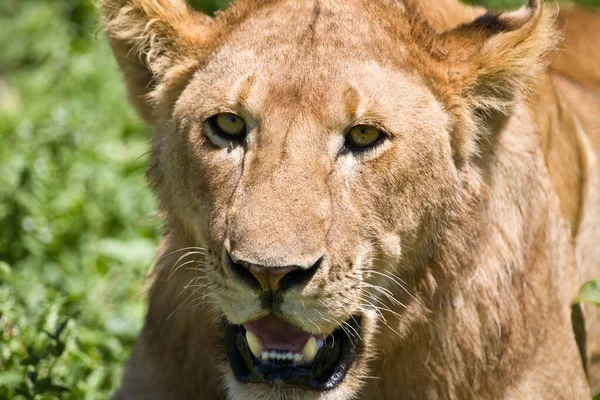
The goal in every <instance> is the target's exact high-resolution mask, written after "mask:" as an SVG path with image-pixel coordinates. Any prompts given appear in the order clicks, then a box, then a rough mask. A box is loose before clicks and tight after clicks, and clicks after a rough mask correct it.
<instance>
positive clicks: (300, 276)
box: [279, 257, 323, 290]
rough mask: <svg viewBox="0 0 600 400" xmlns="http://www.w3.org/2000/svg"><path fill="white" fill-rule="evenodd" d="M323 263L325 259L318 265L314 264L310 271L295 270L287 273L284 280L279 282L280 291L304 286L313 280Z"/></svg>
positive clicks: (318, 262)
mask: <svg viewBox="0 0 600 400" xmlns="http://www.w3.org/2000/svg"><path fill="white" fill-rule="evenodd" d="M322 262H323V257H321V258H319V260H317V262H316V263H314V264H313V265H312V266H311V267H310V268H308V269H300V268H298V269H294V270H293V271H291V272H289V273H287V274H286V275H285V276H284V277H283V278H281V279H280V280H279V289H280V290H287V289H290V288H293V287H294V286H304V285H306V284H307V283H308V281H310V280H311V279H312V277H313V276H314V275H315V273H316V272H317V270H318V269H319V267H320V265H321V263H322Z"/></svg>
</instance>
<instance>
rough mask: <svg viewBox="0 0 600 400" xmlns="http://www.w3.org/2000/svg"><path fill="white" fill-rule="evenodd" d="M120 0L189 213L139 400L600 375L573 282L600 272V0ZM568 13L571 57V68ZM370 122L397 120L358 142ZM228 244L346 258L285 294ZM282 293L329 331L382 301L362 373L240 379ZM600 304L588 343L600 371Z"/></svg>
mask: <svg viewBox="0 0 600 400" xmlns="http://www.w3.org/2000/svg"><path fill="white" fill-rule="evenodd" d="M101 4H102V14H103V19H104V26H105V30H106V32H107V35H108V38H109V40H110V42H111V45H112V46H113V49H114V51H115V55H116V58H117V60H118V62H119V65H120V66H121V68H122V71H123V73H124V76H125V80H126V82H127V85H128V88H129V94H130V97H131V99H132V101H133V103H134V105H135V106H136V108H137V109H138V111H139V112H140V114H141V115H142V116H143V117H144V118H145V120H146V121H148V123H149V124H150V125H151V126H152V127H153V130H154V137H153V147H152V166H151V168H150V170H149V173H148V174H149V177H150V179H151V181H152V183H153V185H154V187H155V189H156V191H157V193H158V195H159V198H160V201H161V208H162V211H163V212H164V220H165V235H164V238H163V242H162V245H161V248H160V250H159V257H160V258H159V263H158V266H157V269H156V272H155V277H154V284H153V287H152V290H151V293H150V303H149V308H148V314H147V318H146V323H145V326H144V329H143V331H142V333H141V334H140V337H139V340H138V342H137V344H136V347H135V349H134V352H133V354H132V356H131V359H130V361H129V364H128V366H127V369H126V373H125V376H124V379H123V385H122V388H121V389H120V390H119V392H118V393H117V394H116V397H115V398H116V399H225V398H230V399H289V400H301V399H302V400H304V399H322V400H326V399H331V400H334V399H336V400H337V399H340V400H344V399H353V398H360V399H419V400H422V399H432V400H433V399H460V400H462V399H486V400H487V399H491V400H493V399H514V400H523V399H536V400H538V399H552V400H554V399H565V400H567V399H568V400H572V399H586V400H588V399H589V398H590V397H591V392H590V384H589V383H588V380H587V379H586V376H585V372H584V367H583V363H582V359H581V357H580V354H579V352H578V348H577V344H576V340H575V338H574V334H573V328H572V326H571V306H570V305H571V302H572V300H573V299H574V298H575V296H576V293H577V289H578V287H579V285H580V284H581V283H582V281H583V280H584V279H591V278H594V277H596V278H597V277H598V276H599V275H600V246H598V243H599V242H600V166H599V164H598V162H599V161H598V159H597V158H598V156H599V155H600V117H599V114H598V110H599V109H600V91H599V88H600V86H599V84H598V82H599V80H600V72H599V71H598V65H600V62H598V60H597V59H596V60H594V57H596V58H597V57H598V54H600V52H598V51H596V52H595V53H590V52H592V51H593V50H594V49H596V48H597V43H598V41H597V40H595V41H594V39H593V38H596V39H597V38H598V35H600V31H598V30H597V28H592V27H597V26H600V25H599V24H598V22H595V21H598V16H597V15H594V14H593V12H592V11H587V12H582V11H579V10H578V9H570V10H568V11H567V12H566V13H562V12H561V13H560V14H558V21H559V22H558V24H556V23H555V18H556V15H557V13H556V8H555V7H552V6H547V5H542V4H541V2H540V1H534V0H532V1H530V2H529V3H528V5H527V6H525V7H523V8H522V9H521V10H519V11H515V12H513V13H505V14H502V15H494V14H486V11H485V10H483V9H481V8H477V7H469V6H465V5H462V4H460V3H458V2H457V1H455V0H435V1H434V0H420V1H419V0H405V1H398V0H396V1H391V0H345V1H342V0H338V1H334V0H311V1H293V0H262V1H261V0H238V1H237V2H236V3H234V4H233V5H232V6H230V8H229V9H228V10H226V11H225V12H221V13H219V14H218V15H217V16H216V17H215V18H214V19H211V18H208V17H206V16H204V15H201V14H199V13H197V12H195V11H193V10H191V9H190V8H189V7H187V6H186V5H185V4H184V3H182V1H181V0H103V1H102V3H101ZM569 19H574V20H576V21H581V23H578V24H574V25H570V23H569ZM590 21H591V22H590ZM557 27H558V28H557ZM561 30H562V31H563V32H564V42H563V45H561V46H564V47H565V50H564V52H563V54H566V56H564V57H568V58H569V59H565V58H564V57H558V59H557V61H555V63H554V64H552V65H551V66H550V67H549V66H548V63H549V62H550V60H552V59H553V58H556V54H557V53H558V50H557V45H558V43H559V41H560V36H561V35H560V33H559V31H561ZM590 42H594V43H596V44H595V45H594V44H590ZM594 46H596V47H594ZM570 60H577V61H576V62H573V61H570ZM220 112H235V113H237V114H238V115H240V116H241V117H243V118H244V119H245V120H246V122H247V124H248V127H249V133H248V136H247V139H246V143H245V144H244V145H239V144H231V145H229V146H225V147H219V146H217V145H215V144H213V143H211V141H210V140H209V138H208V137H207V136H206V132H205V131H204V124H203V121H204V120H205V119H206V118H208V117H210V116H212V115H215V114H216V113H220ZM357 123H367V124H374V125H376V126H378V127H380V128H381V129H383V130H385V131H386V132H388V134H389V139H387V140H385V141H384V142H382V144H381V145H380V146H378V147H376V148H374V149H372V150H370V151H368V152H365V153H362V154H353V153H351V152H340V148H341V146H342V144H343V141H344V134H345V132H346V130H347V129H348V128H349V127H351V126H353V125H355V124H357ZM225 249H227V251H229V252H230V253H231V254H232V256H234V257H235V258H237V259H242V260H245V261H247V262H250V263H254V264H260V265H263V266H266V267H274V266H282V265H311V264H312V263H314V262H315V261H316V260H317V259H318V258H319V257H323V261H322V263H321V265H320V267H319V270H318V271H317V272H316V274H315V275H314V277H313V278H312V279H311V281H310V282H309V283H308V284H307V285H306V286H305V287H304V288H302V290H298V289H290V290H288V291H286V292H285V293H284V295H283V296H282V301H281V302H279V303H277V304H275V305H273V306H272V309H265V308H264V304H262V303H261V301H260V299H259V298H258V297H257V295H256V293H255V292H253V291H250V290H249V289H248V288H246V287H245V286H244V285H243V284H241V283H240V282H239V281H237V280H236V279H235V278H234V277H232V274H231V271H229V270H228V269H227V268H226V266H224V265H223V263H222V262H221V259H222V255H223V253H224V251H225ZM268 312H274V313H276V314H277V315H279V316H280V317H281V318H284V319H286V320H288V321H289V322H291V323H294V324H296V325H298V326H299V327H302V328H303V329H304V330H306V331H311V332H314V333H325V334H328V333H330V332H332V331H333V330H335V329H337V328H338V327H339V326H340V324H341V323H342V321H345V320H347V319H348V318H350V317H351V316H352V315H356V314H362V315H363V327H362V332H361V336H362V346H363V348H362V349H361V352H360V354H359V357H358V359H357V360H356V362H355V364H354V365H353V366H352V368H351V369H350V371H349V373H348V375H347V377H346V378H345V380H344V381H343V382H342V384H341V385H340V386H339V387H337V388H336V389H334V390H331V391H329V392H324V393H319V392H313V391H307V390H303V389H299V388H288V387H278V386H275V385H273V386H268V385H256V384H241V383H238V382H237V381H236V380H235V379H234V377H233V376H232V373H231V371H230V367H229V365H228V362H227V358H226V353H225V349H224V344H223V329H224V319H223V317H226V318H227V320H228V321H230V322H231V323H234V324H243V323H245V322H248V321H250V320H254V319H257V318H259V317H260V316H262V315H265V314H266V313H268ZM594 312H595V310H592V309H585V310H584V316H585V324H586V326H585V327H586V328H587V332H586V333H587V341H585V343H580V344H581V345H583V344H585V350H584V353H585V354H584V359H585V360H586V368H587V371H588V373H589V379H590V382H591V383H592V384H593V385H596V386H597V385H598V384H600V335H599V332H600V318H599V317H598V314H597V313H594ZM579 328H583V327H582V326H581V327H579Z"/></svg>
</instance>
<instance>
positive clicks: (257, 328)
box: [225, 314, 361, 391]
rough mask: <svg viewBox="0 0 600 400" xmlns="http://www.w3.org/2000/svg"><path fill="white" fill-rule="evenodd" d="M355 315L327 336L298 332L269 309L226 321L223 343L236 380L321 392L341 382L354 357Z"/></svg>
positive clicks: (357, 320)
mask: <svg viewBox="0 0 600 400" xmlns="http://www.w3.org/2000/svg"><path fill="white" fill-rule="evenodd" d="M360 329H361V323H360V317H353V318H351V319H350V320H348V321H347V322H346V323H344V328H339V329H337V330H335V331H334V332H333V333H332V334H330V335H314V334H312V333H310V332H305V331H302V330H301V329H299V328H297V327H296V326H294V325H292V324H289V323H287V322H285V321H283V320H281V319H279V318H278V317H276V316H274V315H273V314H270V315H268V316H266V317H264V318H261V319H259V320H257V321H254V322H251V323H249V324H245V325H243V326H242V325H231V324H229V325H228V326H227V327H226V329H225V342H226V345H227V354H228V356H229V362H230V364H231V367H232V369H233V373H234V375H235V377H236V379H237V380H238V381H240V382H244V383H250V382H251V383H270V384H278V385H287V386H296V387H302V388H305V389H312V390H318V391H325V390H330V389H333V388H335V387H336V386H337V385H339V384H340V382H342V380H343V379H344V377H345V376H346V373H347V372H348V370H349V369H350V367H351V366H352V363H353V362H354V360H355V359H356V357H357V354H358V351H359V346H360V343H361V340H360Z"/></svg>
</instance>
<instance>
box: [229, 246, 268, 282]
mask: <svg viewBox="0 0 600 400" xmlns="http://www.w3.org/2000/svg"><path fill="white" fill-rule="evenodd" d="M225 253H226V254H225V258H226V262H227V265H228V266H229V269H230V270H231V272H232V273H233V274H234V275H235V276H237V277H238V278H239V279H240V280H242V281H243V282H244V283H246V284H247V285H248V286H250V287H251V288H252V289H260V287H261V285H260V282H259V281H258V280H257V279H256V278H255V276H254V274H252V272H250V269H248V268H246V267H245V266H244V265H242V264H239V263H236V262H235V261H233V258H231V255H230V254H229V252H228V251H227V252H225Z"/></svg>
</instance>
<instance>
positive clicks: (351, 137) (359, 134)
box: [345, 125, 384, 150]
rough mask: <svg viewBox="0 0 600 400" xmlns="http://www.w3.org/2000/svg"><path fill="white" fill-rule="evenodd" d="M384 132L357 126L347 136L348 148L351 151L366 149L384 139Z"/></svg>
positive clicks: (366, 126)
mask: <svg viewBox="0 0 600 400" xmlns="http://www.w3.org/2000/svg"><path fill="white" fill-rule="evenodd" d="M383 136H384V135H383V132H381V131H380V130H379V129H377V128H375V127H372V126H368V125H356V126H355V127H354V128H352V129H350V131H349V132H348V134H347V135H346V143H345V144H346V147H348V148H350V149H357V150H360V149H366V148H367V147H369V146H372V145H374V144H376V143H377V142H379V141H380V140H381V139H382V138H383Z"/></svg>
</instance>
